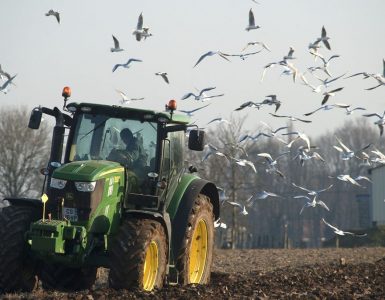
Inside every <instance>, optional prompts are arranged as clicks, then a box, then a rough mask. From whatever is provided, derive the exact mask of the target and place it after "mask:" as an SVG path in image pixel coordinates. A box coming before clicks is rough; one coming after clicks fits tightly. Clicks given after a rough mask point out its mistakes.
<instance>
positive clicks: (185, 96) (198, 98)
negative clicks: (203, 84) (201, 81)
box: [181, 87, 215, 101]
mask: <svg viewBox="0 0 385 300" xmlns="http://www.w3.org/2000/svg"><path fill="white" fill-rule="evenodd" d="M213 89H215V87H208V88H204V89H202V90H200V92H199V94H198V95H196V94H194V93H193V92H190V93H187V94H185V95H184V96H183V97H182V98H181V100H186V99H187V98H189V97H191V96H193V97H194V99H195V100H197V101H199V100H202V97H203V94H204V93H205V92H208V91H211V90H213Z"/></svg>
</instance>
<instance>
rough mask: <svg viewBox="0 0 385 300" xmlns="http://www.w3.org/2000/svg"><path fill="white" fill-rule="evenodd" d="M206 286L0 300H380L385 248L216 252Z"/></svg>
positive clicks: (98, 289)
mask: <svg viewBox="0 0 385 300" xmlns="http://www.w3.org/2000/svg"><path fill="white" fill-rule="evenodd" d="M212 271H213V272H212V275H211V283H210V284H209V285H206V286H194V285H190V286H180V285H170V286H166V287H165V288H163V289H162V290H160V291H154V292H151V293H144V292H141V291H128V290H121V291H115V290H112V289H109V288H108V287H107V283H106V274H105V273H106V272H101V273H102V275H101V276H100V277H99V278H98V280H97V282H96V283H95V285H94V287H93V288H92V289H91V290H86V291H82V292H70V293H62V292H47V291H44V290H42V289H38V290H37V291H35V292H34V293H30V294H7V295H0V298H3V299H76V300H82V299H87V300H91V299H198V298H199V299H278V298H279V299H325V298H327V299H385V248H353V249H346V248H340V249H334V248H324V249H289V250H285V249H265V250H260V249H258V250H256V249H252V250H220V249H216V250H215V254H214V263H213V268H212Z"/></svg>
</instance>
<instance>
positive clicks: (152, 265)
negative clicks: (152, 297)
mask: <svg viewBox="0 0 385 300" xmlns="http://www.w3.org/2000/svg"><path fill="white" fill-rule="evenodd" d="M109 250H110V258H111V267H110V273H109V278H108V281H109V285H110V287H112V288H114V289H135V288H137V289H141V290H145V291H152V290H153V289H154V288H158V289H160V288H162V286H163V284H164V281H165V276H166V268H167V257H168V255H167V251H168V246H167V239H166V233H165V230H164V227H163V226H162V224H160V223H159V222H157V221H155V220H152V219H140V218H134V217H130V218H127V219H125V220H124V221H123V224H122V225H121V227H120V229H119V230H118V232H117V234H116V235H115V236H114V237H113V238H112V241H111V244H110V247H109Z"/></svg>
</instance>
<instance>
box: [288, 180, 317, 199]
mask: <svg viewBox="0 0 385 300" xmlns="http://www.w3.org/2000/svg"><path fill="white" fill-rule="evenodd" d="M292 185H294V186H295V187H297V188H299V189H301V190H303V191H305V192H308V193H311V192H313V191H311V190H309V189H307V188H304V187H302V186H299V185H296V184H295V183H294V182H292ZM309 200H310V199H309Z"/></svg>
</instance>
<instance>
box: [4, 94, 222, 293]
mask: <svg viewBox="0 0 385 300" xmlns="http://www.w3.org/2000/svg"><path fill="white" fill-rule="evenodd" d="M69 95H70V90H69V89H68V88H67V87H66V88H65V89H64V90H63V96H64V97H65V99H64V106H63V109H62V110H60V109H58V108H57V107H55V108H53V109H50V108H46V107H36V108H35V109H33V111H32V113H31V117H30V120H29V125H28V126H29V128H31V129H38V128H39V126H40V122H41V119H42V115H43V114H45V115H49V116H53V117H54V118H55V121H56V124H55V126H54V129H53V137H52V144H51V153H50V157H49V160H48V161H49V162H48V165H47V167H45V168H43V169H42V170H41V173H42V174H43V175H44V176H45V181H44V186H43V189H42V195H41V197H39V198H38V199H30V198H5V199H3V200H2V201H0V294H1V293H5V292H14V291H31V290H33V289H34V287H35V286H36V283H37V280H38V279H39V280H40V281H41V283H42V286H43V287H44V288H45V289H58V290H81V289H86V288H90V287H91V286H92V285H93V283H94V281H95V278H96V271H97V268H98V267H104V268H108V269H109V270H110V271H109V277H108V281H109V285H110V287H112V288H116V289H120V288H139V289H142V290H146V291H151V290H153V289H155V288H161V287H162V286H163V285H164V284H165V283H181V284H190V283H195V284H206V283H208V282H209V280H210V269H211V264H212V255H213V242H214V220H216V219H217V218H218V217H219V202H218V191H217V188H216V186H215V184H213V183H212V182H209V181H207V180H204V179H201V178H200V177H199V176H198V175H197V173H196V168H195V167H193V166H187V165H186V164H185V151H186V150H185V148H186V147H185V141H184V139H185V136H186V131H188V130H189V129H191V128H189V127H190V126H189V125H188V124H189V123H190V120H189V118H188V117H186V116H184V115H178V114H176V113H174V110H175V109H176V102H175V101H174V100H171V101H170V102H169V104H168V105H166V111H165V112H155V111H152V110H144V109H133V108H128V107H120V106H109V105H101V104H91V103H70V104H68V105H67V103H66V101H67V98H68V97H69ZM126 128H128V129H130V131H131V132H132V135H133V137H134V140H133V143H135V147H136V149H137V151H139V152H140V158H139V159H137V161H133V160H134V159H133V158H132V157H130V156H129V155H126V154H124V151H125V149H126V147H127V145H125V144H124V143H123V141H122V140H121V132H122V131H123V130H124V129H126ZM203 145H204V132H203V131H201V130H198V129H197V128H195V129H191V131H189V138H188V148H189V149H190V150H195V151H202V150H203ZM111 153H113V154H114V155H112V154H111ZM138 161H139V162H138Z"/></svg>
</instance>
